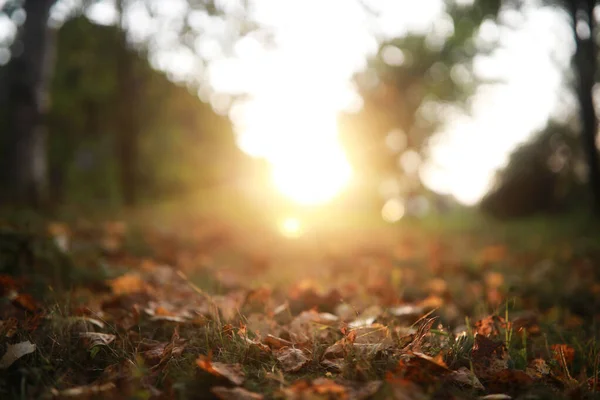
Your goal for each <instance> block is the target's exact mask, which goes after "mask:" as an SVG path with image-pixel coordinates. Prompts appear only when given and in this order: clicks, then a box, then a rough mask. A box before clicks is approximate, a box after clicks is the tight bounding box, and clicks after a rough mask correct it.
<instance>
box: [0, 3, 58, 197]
mask: <svg viewBox="0 0 600 400" xmlns="http://www.w3.org/2000/svg"><path fill="white" fill-rule="evenodd" d="M54 2H55V0H36V1H26V2H25V4H24V5H23V8H22V9H21V7H20V6H19V2H8V3H6V4H5V5H4V8H3V11H4V12H6V13H10V14H11V16H12V17H15V16H17V18H18V22H20V23H22V26H21V27H20V29H19V33H18V35H17V38H16V40H15V42H14V44H13V49H12V59H11V61H10V63H9V65H8V68H7V69H6V71H4V74H3V80H4V83H3V84H0V88H2V89H3V90H4V91H5V93H4V94H2V95H0V101H2V102H3V103H2V104H0V105H1V106H2V107H0V108H1V109H3V110H5V113H4V115H3V119H4V122H5V123H4V124H3V125H4V128H3V129H2V130H1V131H0V135H1V142H0V160H1V161H0V162H1V165H0V186H2V188H3V190H2V195H0V196H1V197H2V200H3V201H9V202H18V203H26V204H30V205H39V204H40V203H42V202H43V201H44V199H45V191H46V183H47V182H46V145H45V141H46V132H45V126H44V118H45V115H46V111H47V109H48V94H47V91H48V84H49V79H50V77H51V75H52V67H53V52H54V39H53V36H54V32H53V29H51V28H49V27H48V25H47V21H48V16H49V13H50V8H51V7H52V5H53V4H54ZM17 13H19V14H17Z"/></svg>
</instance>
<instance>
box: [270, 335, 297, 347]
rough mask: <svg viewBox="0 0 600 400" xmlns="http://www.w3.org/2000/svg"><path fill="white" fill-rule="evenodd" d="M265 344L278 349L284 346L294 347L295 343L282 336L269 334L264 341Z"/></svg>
mask: <svg viewBox="0 0 600 400" xmlns="http://www.w3.org/2000/svg"><path fill="white" fill-rule="evenodd" d="M263 342H264V344H266V345H267V346H269V347H270V348H272V349H275V350H278V349H281V348H284V347H292V346H293V345H294V344H293V343H292V342H290V341H289V340H285V339H282V338H280V337H276V336H273V335H267V337H266V338H265V340H264V341H263Z"/></svg>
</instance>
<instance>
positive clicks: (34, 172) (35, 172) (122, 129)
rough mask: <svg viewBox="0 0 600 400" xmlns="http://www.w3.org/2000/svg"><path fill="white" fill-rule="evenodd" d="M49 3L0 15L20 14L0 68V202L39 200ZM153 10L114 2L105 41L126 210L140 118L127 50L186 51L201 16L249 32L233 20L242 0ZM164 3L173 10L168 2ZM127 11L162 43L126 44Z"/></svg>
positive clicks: (200, 33)
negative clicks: (112, 70)
mask: <svg viewBox="0 0 600 400" xmlns="http://www.w3.org/2000/svg"><path fill="white" fill-rule="evenodd" d="M55 3H56V4H57V5H58V2H57V1H56V0H27V1H25V2H23V1H18V0H13V1H8V2H7V3H5V4H4V6H3V7H2V10H0V12H3V13H8V14H14V13H20V14H19V15H22V16H23V18H22V19H23V21H24V23H23V25H22V26H21V27H19V29H18V38H17V40H15V41H14V43H13V51H12V53H13V57H12V59H11V61H10V62H9V65H8V68H5V69H4V70H0V72H1V73H0V101H2V102H3V103H2V106H3V107H2V110H3V111H4V113H3V118H4V120H5V121H6V124H4V129H2V131H1V133H2V141H1V142H0V151H1V152H2V154H1V155H2V157H0V160H2V165H1V166H2V168H1V172H0V179H1V180H0V182H1V183H2V186H3V189H5V190H3V193H2V198H1V199H0V200H2V201H11V202H16V203H19V204H24V203H27V204H33V205H37V204H39V203H40V202H41V200H42V199H43V198H44V197H45V196H44V192H45V190H46V179H47V176H46V175H47V171H46V168H47V166H46V154H47V148H46V141H45V134H44V129H45V123H44V119H45V118H44V115H45V113H46V111H47V108H48V104H49V102H48V101H47V96H46V95H45V92H46V91H47V85H48V82H49V80H50V78H51V76H52V67H53V61H54V57H52V53H53V50H54V46H53V40H52V37H53V34H54V33H55V29H52V28H49V27H48V21H49V20H48V18H49V15H50V9H51V8H52V6H53V5H54V4H55ZM93 3H94V1H93V0H84V1H83V2H82V3H81V5H80V6H79V7H77V8H78V12H76V13H75V15H78V14H81V13H82V12H84V11H85V10H86V9H87V7H88V6H90V5H92V4H93ZM161 4H162V5H164V3H161ZM161 4H158V3H157V2H154V1H149V0H147V1H143V0H142V1H137V0H136V1H134V0H119V1H117V2H116V6H117V11H118V14H119V17H118V21H117V24H116V25H117V27H118V29H117V30H116V31H112V34H113V35H114V36H115V41H113V42H112V43H113V45H115V49H116V50H117V51H116V53H113V54H111V55H110V56H109V58H115V60H116V64H117V71H118V75H117V81H116V84H117V87H118V88H119V89H118V90H119V93H120V96H119V97H118V98H117V99H115V100H116V101H118V105H119V108H118V109H119V116H118V118H117V120H118V122H119V123H118V127H116V129H118V130H119V135H118V136H117V137H116V140H115V141H114V145H115V146H116V148H117V150H118V152H119V155H120V157H119V171H120V174H119V176H120V182H121V192H122V193H123V198H124V201H125V203H127V204H132V203H134V202H135V200H136V186H137V181H136V176H137V175H138V172H137V171H136V169H137V168H139V162H138V161H139V160H138V158H139V154H138V153H137V149H138V147H139V146H138V141H139V136H140V129H141V128H140V119H141V115H140V114H137V113H136V112H137V109H136V106H135V104H136V103H139V101H140V97H141V94H140V91H141V89H140V83H139V82H138V76H137V75H136V73H135V67H134V64H135V62H136V61H134V59H135V58H136V57H137V56H136V55H134V54H133V53H132V51H131V50H132V49H136V51H141V49H146V50H148V49H152V50H153V51H156V50H172V51H175V50H182V49H184V48H187V50H188V52H189V51H191V50H190V48H194V46H195V45H196V44H197V39H198V38H199V37H204V34H205V32H204V30H203V27H202V24H203V21H204V22H206V21H207V18H208V19H210V18H213V17H214V18H222V19H223V20H225V19H226V18H232V19H234V20H235V21H236V26H237V28H236V29H234V30H233V33H231V32H229V33H231V35H233V36H235V37H239V36H240V35H243V34H245V33H247V32H248V31H251V30H252V29H254V25H253V24H249V23H248V24H247V23H245V22H244V21H243V18H242V17H241V16H240V13H241V12H243V4H244V2H242V3H240V6H239V7H234V8H232V7H231V5H230V4H229V5H228V4H222V3H220V2H218V3H217V2H214V1H212V0H204V1H197V0H183V1H180V2H179V6H181V7H180V8H181V12H180V13H178V15H174V14H173V13H170V12H167V13H165V12H164V7H162V8H161ZM169 4H170V5H173V6H175V2H172V3H169ZM132 10H135V11H136V12H144V13H145V15H146V16H147V17H148V18H149V19H150V20H149V21H146V23H148V24H150V25H153V26H155V27H167V29H168V32H166V33H165V32H159V33H157V36H160V34H163V36H162V37H163V38H164V37H167V38H169V40H167V41H165V40H162V39H160V38H158V37H153V36H152V35H151V34H150V35H149V36H147V37H143V38H141V39H140V38H138V39H137V40H136V41H133V40H132V39H131V32H130V31H131V28H132V27H133V26H134V25H135V22H134V20H133V18H131V17H130V16H131V14H130V13H131V12H132ZM161 10H162V11H161ZM240 10H241V11H240ZM138 15H139V14H138ZM55 22H56V21H55ZM208 22H210V21H208ZM243 22H244V23H243ZM157 31H160V29H158V30H157ZM231 39H232V38H231V37H227V35H225V37H224V38H223V40H225V41H232V40H231ZM194 53H195V51H194ZM196 56H197V57H198V56H199V57H202V56H203V55H202V54H201V55H196ZM197 77H198V76H197V71H191V72H190V74H188V76H187V77H184V78H183V80H185V79H193V78H197ZM178 80H179V81H181V80H182V78H181V77H179V79H178ZM92 103H93V100H92ZM87 107H88V108H89V110H88V111H89V112H87V113H86V114H85V115H88V116H89V115H91V114H93V113H94V112H96V111H93V110H95V108H94V107H93V105H92V104H87ZM144 117H145V116H144ZM90 118H91V119H93V118H94V117H90ZM90 123H91V122H90ZM59 170H60V169H59ZM54 180H55V181H58V180H59V178H58V175H55V176H54Z"/></svg>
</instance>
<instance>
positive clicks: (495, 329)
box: [474, 315, 510, 337]
mask: <svg viewBox="0 0 600 400" xmlns="http://www.w3.org/2000/svg"><path fill="white" fill-rule="evenodd" d="M474 328H475V332H476V333H477V334H479V335H483V336H486V337H490V336H492V337H496V336H498V335H500V334H501V333H502V330H504V329H508V328H510V323H509V324H507V323H506V321H505V320H504V318H502V317H500V316H498V315H490V316H488V317H486V318H484V319H482V320H480V321H477V322H475V327H474Z"/></svg>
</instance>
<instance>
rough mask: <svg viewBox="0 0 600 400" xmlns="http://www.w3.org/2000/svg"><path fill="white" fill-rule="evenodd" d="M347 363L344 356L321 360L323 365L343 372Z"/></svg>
mask: <svg viewBox="0 0 600 400" xmlns="http://www.w3.org/2000/svg"><path fill="white" fill-rule="evenodd" d="M345 364H346V359H344V358H333V359H324V360H322V361H321V365H322V366H324V367H325V368H327V369H329V370H332V371H336V372H342V371H343V370H344V366H345Z"/></svg>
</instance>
